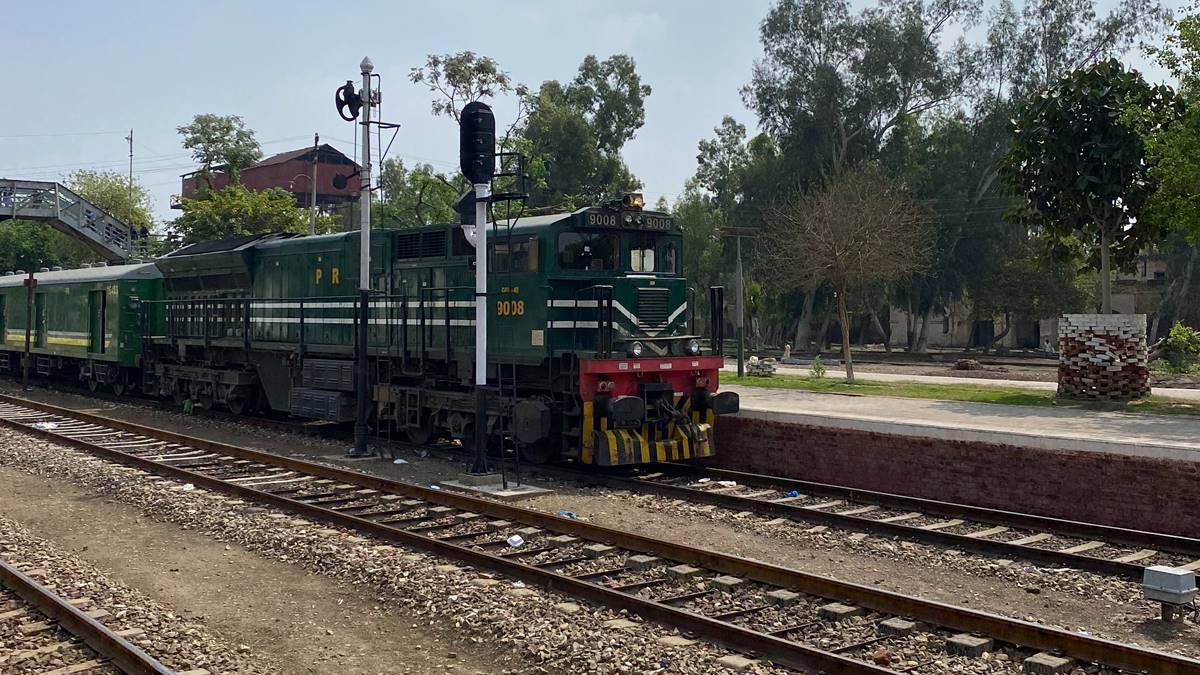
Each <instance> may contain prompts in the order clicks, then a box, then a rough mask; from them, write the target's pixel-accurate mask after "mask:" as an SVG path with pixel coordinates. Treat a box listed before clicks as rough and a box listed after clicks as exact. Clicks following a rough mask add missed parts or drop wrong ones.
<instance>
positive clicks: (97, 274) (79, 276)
mask: <svg viewBox="0 0 1200 675" xmlns="http://www.w3.org/2000/svg"><path fill="white" fill-rule="evenodd" d="M28 278H29V275H28V274H13V275H11V276H0V288H12V287H14V286H22V285H24V283H25V280H26V279H28ZM33 278H34V279H37V282H38V284H74V283H83V282H88V281H114V280H117V279H161V278H162V272H160V271H159V270H158V266H157V265H155V264H154V263H135V264H132V265H109V266H107V267H84V268H81V269H75V270H60V271H58V272H35V273H34V274H33Z"/></svg>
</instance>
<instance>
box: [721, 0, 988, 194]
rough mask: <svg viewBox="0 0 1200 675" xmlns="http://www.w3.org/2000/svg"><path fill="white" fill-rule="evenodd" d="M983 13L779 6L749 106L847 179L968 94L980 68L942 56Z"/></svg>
mask: <svg viewBox="0 0 1200 675" xmlns="http://www.w3.org/2000/svg"><path fill="white" fill-rule="evenodd" d="M978 5H979V2H978V0H939V1H934V2H929V3H923V2H919V1H894V2H885V3H882V4H881V5H880V6H878V7H875V8H871V9H867V10H864V11H863V12H862V13H861V14H859V15H851V14H850V4H849V2H848V0H779V2H778V3H777V4H775V5H774V6H773V7H772V8H771V10H770V11H769V12H768V13H767V17H766V18H765V19H763V22H762V25H761V29H760V34H761V40H762V44H763V50H764V57H763V59H762V60H760V61H757V62H755V65H754V73H753V76H752V78H751V81H750V83H749V84H748V85H746V86H745V87H743V88H742V96H743V98H744V99H745V101H746V104H747V105H748V106H749V107H750V108H751V109H752V110H754V111H755V112H756V113H757V114H758V117H759V121H760V124H762V126H763V128H764V129H766V130H767V131H768V132H769V133H770V134H771V135H772V136H774V137H775V138H776V139H780V140H784V139H787V141H788V143H789V144H790V143H795V144H796V145H797V146H798V147H805V148H808V149H809V152H813V153H815V154H816V156H818V157H820V158H821V164H820V168H821V170H822V171H823V172H832V173H833V174H837V173H840V172H841V171H843V170H845V169H846V168H849V167H850V166H853V165H854V164H855V163H857V162H858V161H861V160H863V159H870V158H871V157H872V156H873V154H874V152H875V151H876V150H877V148H878V146H879V144H880V143H882V141H883V139H884V138H885V137H886V135H887V133H888V132H889V130H891V129H892V128H893V127H894V126H896V125H897V124H898V123H900V122H901V121H902V120H904V119H905V118H907V117H909V116H912V115H917V114H920V113H921V112H924V111H927V110H932V109H934V108H936V107H938V106H939V105H942V104H945V103H947V102H949V101H950V100H951V99H952V98H953V97H954V96H956V95H957V94H958V93H959V92H960V90H961V88H962V87H963V84H964V82H965V81H966V80H967V79H968V78H969V77H970V76H971V75H972V71H971V66H972V62H971V60H970V59H968V58H965V57H964V55H963V54H962V53H961V52H962V49H961V48H960V47H957V46H956V47H952V48H950V49H943V48H941V46H940V45H941V43H942V35H943V33H944V32H946V30H947V29H948V27H950V26H951V25H952V24H954V23H956V22H957V23H959V24H963V25H969V24H970V22H971V21H972V19H973V16H974V14H975V13H976V12H977V11H978Z"/></svg>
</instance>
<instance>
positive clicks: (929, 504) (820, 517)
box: [539, 465, 1200, 581]
mask: <svg viewBox="0 0 1200 675" xmlns="http://www.w3.org/2000/svg"><path fill="white" fill-rule="evenodd" d="M659 467H664V468H667V470H668V471H672V472H673V473H674V475H675V476H685V475H686V476H695V477H697V478H701V477H709V478H712V479H713V480H714V481H716V480H736V481H737V482H738V483H739V484H740V485H744V486H747V487H774V488H776V489H781V490H789V489H805V490H807V491H808V492H807V494H810V495H821V496H828V497H833V496H838V497H841V498H842V499H844V500H845V501H847V502H850V503H859V504H872V505H880V506H885V507H889V506H890V507H896V508H903V509H907V510H910V511H914V512H916V511H920V512H922V513H923V514H924V515H933V516H945V517H951V518H967V519H969V520H970V521H971V522H976V523H981V524H991V525H1009V526H1015V527H1020V528H1022V529H1029V530H1036V531H1045V532H1053V533H1056V534H1067V535H1071V536H1084V537H1088V538H1090V539H1103V540H1107V541H1109V542H1112V543H1120V544H1129V545H1137V546H1143V547H1152V548H1154V550H1156V551H1159V552H1169V553H1181V554H1184V555H1190V556H1192V557H1193V558H1200V540H1195V539H1188V538H1186V537H1179V536H1175V535H1167V534H1163V535H1159V534H1156V533H1153V532H1144V531H1140V530H1125V529H1121V528H1116V527H1110V526H1106V525H1093V524H1090V523H1081V522H1078V521H1070V520H1057V519H1054V518H1047V517H1042V516H1033V515H1028V514H1023V513H1016V512H1011V511H999V510H993V509H985V508H980V507H973V506H967V505H959V504H952V503H949V502H937V501H932V500H924V499H920V498H913V497H904V496H901V495H892V494H888V493H873V492H869V491H865V490H856V489H854V488H846V487H838V486H825V485H819V484H812V483H807V484H806V483H804V482H803V481H793V480H790V479H784V478H776V477H773V476H760V475H757V474H745V473H739V472H731V471H716V470H711V469H704V468H700V469H697V468H693V467H687V468H683V467H675V466H672V465H656V467H655V468H659ZM539 470H541V471H546V472H547V473H549V474H551V475H556V476H566V477H570V478H572V479H574V480H578V481H581V482H590V483H594V484H598V485H603V486H606V487H612V488H619V489H625V490H629V491H631V492H642V493H650V494H656V495H658V496H661V497H670V498H675V499H684V500H688V501H692V502H698V503H703V504H712V505H714V506H719V507H721V508H725V509H731V510H734V511H750V512H752V513H758V514H762V515H771V516H780V517H784V518H788V519H791V520H801V521H806V522H812V523H818V524H823V525H828V526H832V527H837V528H842V529H850V530H857V531H863V532H875V533H879V534H883V535H885V536H891V537H901V538H905V539H911V540H917V541H924V542H929V543H932V544H937V545H939V546H946V547H953V548H958V549H962V550H964V551H971V552H975V553H983V554H986V555H990V556H998V557H1000V558H1006V559H1011V560H1027V561H1030V562H1034V563H1038V564H1042V565H1046V566H1051V567H1071V568H1074V569H1079V570H1086V571H1090V572H1097V573H1099V574H1104V575H1108V576H1113V577H1118V578H1122V579H1126V580H1129V581H1141V579H1142V572H1143V570H1144V569H1145V567H1144V566H1143V565H1139V564H1137V563H1131V562H1121V561H1118V560H1110V559H1106V558H1099V557H1095V556H1088V555H1082V554H1079V553H1065V552H1062V551H1056V550H1053V549H1045V548H1039V547H1037V546H1031V545H1028V544H1014V543H1010V542H1006V541H1000V540H995V539H986V538H982V537H972V536H968V535H966V534H957V533H953V532H946V531H943V530H926V529H922V528H921V527H920V526H916V525H908V524H905V523H903V522H886V521H882V520H877V519H873V518H869V517H867V516H865V515H855V514H843V513H838V512H836V511H825V510H821V509H813V508H808V507H806V506H804V505H801V504H790V503H776V502H771V501H768V500H764V499H758V498H753V497H746V496H743V495H738V494H732V493H725V492H711V491H708V490H703V489H700V488H695V487H689V486H684V485H675V484H671V483H662V482H658V481H655V480H652V479H643V478H630V477H627V476H614V475H609V474H603V473H598V472H584V471H578V470H575V469H567V468H562V467H549V468H547V467H539Z"/></svg>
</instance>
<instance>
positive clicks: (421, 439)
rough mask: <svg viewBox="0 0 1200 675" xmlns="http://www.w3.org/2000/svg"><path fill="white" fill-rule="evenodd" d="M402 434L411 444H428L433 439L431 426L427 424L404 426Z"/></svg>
mask: <svg viewBox="0 0 1200 675" xmlns="http://www.w3.org/2000/svg"><path fill="white" fill-rule="evenodd" d="M404 436H405V438H407V439H408V442H409V443H412V444H413V445H429V443H430V442H431V441H433V437H434V433H433V427H431V426H429V425H428V424H422V425H421V426H409V427H404Z"/></svg>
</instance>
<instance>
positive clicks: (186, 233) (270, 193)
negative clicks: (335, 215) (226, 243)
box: [171, 185, 327, 245]
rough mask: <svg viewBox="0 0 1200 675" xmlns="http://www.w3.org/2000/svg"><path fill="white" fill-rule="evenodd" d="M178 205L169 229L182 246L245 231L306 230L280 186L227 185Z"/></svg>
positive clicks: (291, 199)
mask: <svg viewBox="0 0 1200 675" xmlns="http://www.w3.org/2000/svg"><path fill="white" fill-rule="evenodd" d="M182 206H183V215H181V216H179V217H178V218H176V219H175V222H173V223H172V224H171V229H172V230H173V234H174V235H175V236H177V237H178V238H179V239H180V240H181V243H182V244H183V245H187V244H194V243H196V242H200V241H212V240H215V239H224V238H225V237H232V236H237V235H245V234H260V233H265V232H308V214H307V213H306V212H305V211H304V209H301V208H299V207H297V206H296V200H295V197H293V196H292V195H291V193H289V192H288V191H287V190H284V189H282V188H270V189H267V190H260V191H253V190H247V189H246V188H245V187H244V186H242V185H229V186H227V187H225V188H223V189H221V190H210V191H207V192H206V193H205V196H204V197H203V198H200V199H184V200H183V203H182ZM321 225H322V223H320V222H318V227H320V226H321ZM326 226H327V224H326Z"/></svg>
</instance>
